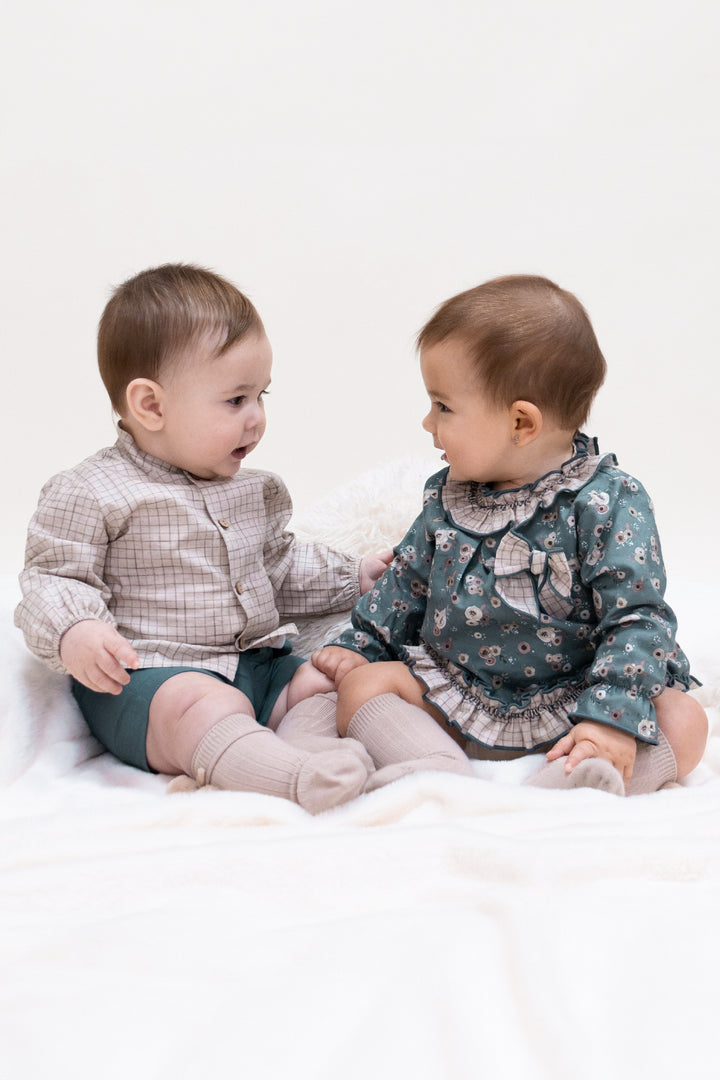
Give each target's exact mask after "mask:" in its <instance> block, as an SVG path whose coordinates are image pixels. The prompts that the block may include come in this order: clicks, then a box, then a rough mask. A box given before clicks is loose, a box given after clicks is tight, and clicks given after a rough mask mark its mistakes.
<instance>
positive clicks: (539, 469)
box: [491, 428, 575, 491]
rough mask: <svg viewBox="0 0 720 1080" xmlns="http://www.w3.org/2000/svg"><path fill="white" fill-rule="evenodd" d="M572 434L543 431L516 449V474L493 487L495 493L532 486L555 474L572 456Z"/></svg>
mask: <svg viewBox="0 0 720 1080" xmlns="http://www.w3.org/2000/svg"><path fill="white" fill-rule="evenodd" d="M574 437H575V432H574V431H564V430H559V429H558V428H553V429H551V430H549V431H548V430H547V429H546V430H543V431H542V432H541V433H540V435H538V437H537V438H536V439H534V440H533V442H531V443H529V444H528V445H527V446H525V447H522V446H521V447H518V450H517V457H516V463H517V471H515V470H513V472H514V473H515V475H514V476H513V477H512V478H509V479H508V480H500V481H497V482H496V483H494V484H492V485H491V487H493V488H494V489H495V490H496V491H511V490H513V489H514V488H521V487H525V486H526V484H534V483H535V482H536V481H537V480H539V479H540V478H541V477H542V476H546V475H547V474H548V473H550V472H555V471H556V470H558V469H559V468H560V467H561V466H562V465H564V464H565V462H566V461H569V460H570V458H571V457H572V456H573V454H574V453H575V445H574Z"/></svg>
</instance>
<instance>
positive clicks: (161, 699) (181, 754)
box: [146, 672, 255, 773]
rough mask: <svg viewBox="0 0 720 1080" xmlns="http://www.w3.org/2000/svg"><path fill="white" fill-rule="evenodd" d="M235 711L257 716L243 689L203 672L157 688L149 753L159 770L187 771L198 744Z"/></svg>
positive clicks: (176, 678)
mask: <svg viewBox="0 0 720 1080" xmlns="http://www.w3.org/2000/svg"><path fill="white" fill-rule="evenodd" d="M232 713H244V714H246V715H248V716H253V717H254V715H255V713H254V710H253V707H252V705H251V703H250V701H249V699H248V698H247V697H246V696H245V694H243V693H242V692H241V691H240V690H237V689H236V688H235V687H234V686H230V685H228V684H227V683H223V682H221V681H220V680H219V679H214V678H213V677H212V676H210V675H204V674H202V673H201V672H197V673H196V672H183V673H182V674H180V675H174V676H173V677H172V678H171V679H168V680H167V682H164V683H163V684H162V685H161V686H160V687H159V688H158V690H157V691H156V693H155V695H154V697H153V699H152V701H151V703H150V711H149V714H148V730H147V739H146V754H147V759H148V763H149V764H150V766H151V767H152V768H154V769H156V770H157V771H158V772H166V773H176V772H187V771H188V769H189V766H190V762H191V760H192V755H193V754H194V752H195V748H196V747H197V744H198V743H199V742H200V739H202V737H203V735H205V734H207V732H208V731H209V730H210V728H212V727H214V725H215V724H217V723H218V722H219V721H220V720H223V719H224V718H225V717H226V716H230V715H231V714H232Z"/></svg>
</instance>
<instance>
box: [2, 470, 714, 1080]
mask: <svg viewBox="0 0 720 1080" xmlns="http://www.w3.org/2000/svg"><path fill="white" fill-rule="evenodd" d="M432 468H433V465H432V463H430V465H428V463H427V462H418V461H414V460H413V461H401V462H393V463H392V464H389V465H388V466H387V467H386V468H384V469H380V470H376V471H375V472H373V473H371V474H367V475H366V476H364V477H361V478H360V479H359V480H357V481H355V482H353V483H351V484H348V485H347V487H346V488H344V489H342V490H340V491H338V492H335V493H333V495H331V496H330V497H328V498H327V499H326V500H324V501H323V502H322V503H320V504H317V505H316V506H315V507H314V508H313V510H312V511H311V512H308V513H306V514H304V515H301V516H299V518H298V520H297V521H296V526H297V528H298V531H299V532H300V533H301V534H303V535H305V536H309V537H313V538H321V539H323V540H325V541H327V542H329V543H332V544H334V545H335V546H338V547H343V548H345V549H347V550H352V551H355V552H358V553H365V552H367V551H372V550H376V549H378V548H382V547H384V546H387V545H388V544H391V543H392V542H394V541H396V540H398V539H399V538H400V536H401V535H402V533H403V532H404V530H405V528H406V527H407V525H408V524H409V523H410V521H411V520H412V519H413V518H414V517H415V515H416V513H417V510H418V508H419V502H420V493H421V490H422V480H423V478H424V476H425V475H426V474H427V473H429V472H430V471H432ZM692 571H693V567H692V565H691V564H690V563H688V566H687V567H686V568H685V572H686V579H685V580H682V581H681V580H677V581H671V586H672V588H671V593H670V600H671V602H672V603H673V605H674V606H675V608H676V611H677V613H678V615H679V620H680V640H681V643H682V645H683V648H684V649H685V651H686V652H687V653H688V655H689V656H690V658H691V662H692V663H693V669H694V671H695V673H696V674H697V675H698V677H699V678H700V679H702V680H703V682H704V686H703V688H702V689H701V690H700V691H698V692H697V694H698V697H699V698H700V700H701V702H702V703H703V704H704V705H705V706H706V707H707V710H708V715H709V718H710V721H711V737H710V740H709V743H708V749H707V753H706V755H705V758H704V761H703V763H702V765H701V766H700V767H699V768H698V769H697V770H696V772H695V773H694V774H693V775H692V776H691V777H690V778H689V779H688V780H687V781H686V782H685V783H684V784H683V785H682V786H680V787H678V788H674V789H671V790H667V791H662V792H659V793H657V794H655V795H647V796H640V797H637V798H633V799H620V798H617V797H615V796H611V795H606V794H604V793H601V792H596V791H588V790H586V791H582V790H580V791H573V792H554V791H545V790H539V789H534V788H528V787H523V786H521V784H520V780H521V779H522V778H523V777H524V776H525V775H527V773H528V771H529V770H531V769H532V768H534V767H535V766H536V763H535V762H533V761H532V760H530V759H526V760H521V761H516V762H511V763H475V764H474V769H475V771H476V777H475V778H474V779H472V778H463V777H455V776H449V775H446V774H425V775H419V776H414V777H408V778H406V779H404V780H401V781H399V782H398V783H396V784H393V785H390V786H389V787H387V788H384V789H382V790H380V791H377V792H374V793H372V794H370V795H365V796H362V797H361V798H360V799H358V800H356V801H355V802H354V803H352V804H350V805H347V806H344V807H341V808H339V809H337V810H335V811H332V812H331V813H327V814H324V815H320V816H319V817H317V818H312V817H310V816H309V815H307V814H306V813H305V812H304V811H303V810H301V809H300V808H299V807H297V806H295V805H293V804H290V803H287V802H284V801H282V800H279V799H273V798H270V797H267V796H260V795H250V794H247V795H246V794H235V793H228V792H200V793H195V794H191V795H175V796H167V795H166V794H165V783H164V780H163V778H161V777H156V776H148V775H146V774H143V773H140V772H137V771H135V770H133V769H130V768H128V767H126V766H123V765H121V764H119V763H117V762H114V761H112V760H111V759H110V758H109V757H108V755H107V754H102V753H101V752H100V747H99V746H98V745H97V743H95V741H94V740H93V739H92V738H91V736H90V735H89V734H88V733H87V731H86V729H85V728H84V725H83V722H82V720H81V718H80V716H79V714H78V712H77V710H76V708H75V705H74V703H73V701H72V698H71V697H70V694H69V691H68V688H67V682H66V680H65V679H64V678H62V677H59V676H57V675H54V674H52V673H51V672H49V671H47V670H46V669H45V668H43V667H42V665H40V664H39V663H38V662H36V661H35V660H34V659H33V658H32V657H30V656H29V655H28V654H27V653H26V652H25V649H24V646H23V644H22V642H21V640H20V639H19V636H18V635H17V633H16V631H15V630H14V629H13V628H12V608H13V606H14V603H15V600H16V596H17V592H16V585H15V582H14V580H9V579H5V580H3V581H2V582H1V588H0V603H1V607H2V621H1V622H0V627H1V647H2V661H3V662H2V668H1V670H2V676H1V678H2V694H1V695H0V835H1V837H2V841H1V844H0V852H1V853H0V858H1V860H2V879H1V885H0V900H1V903H2V908H1V912H2V919H1V920H0V971H1V972H2V978H1V979H0V1076H2V1078H3V1080H35V1078H38V1080H40V1078H43V1080H45V1078H46V1077H49V1076H52V1077H58V1078H60V1077H66V1076H67V1077H68V1078H70V1077H73V1078H75V1080H84V1078H88V1080H89V1078H91V1077H92V1078H93V1080H96V1078H97V1077H102V1078H103V1080H121V1078H122V1080H127V1078H130V1077H132V1078H133V1080H146V1078H147V1080H156V1078H158V1080H160V1078H162V1080H165V1078H167V1080H170V1078H173V1080H184V1078H188V1080H190V1078H195V1077H198V1076H200V1075H202V1076H207V1077H212V1076H217V1077H220V1076H228V1077H235V1076H237V1077H244V1078H247V1080H265V1078H268V1080H270V1078H272V1080H277V1078H278V1077H282V1076H288V1075H289V1076H294V1077H305V1076H307V1077H313V1078H314V1080H331V1078H332V1080H335V1078H337V1077H342V1078H343V1080H361V1078H362V1080H366V1078H367V1077H369V1076H375V1077H379V1078H381V1080H383V1078H385V1077H387V1078H391V1077H392V1078H393V1080H395V1078H400V1077H406V1076H412V1077H413V1078H414V1080H425V1078H427V1080H441V1078H445V1077H447V1078H453V1080H464V1078H465V1077H467V1078H468V1080H469V1078H471V1077H472V1078H476V1077H488V1078H492V1080H498V1078H504V1077H521V1078H523V1080H534V1078H538V1080H540V1078H543V1080H547V1078H551V1077H552V1078H555V1080H561V1078H567V1080H570V1078H572V1080H576V1078H578V1077H579V1078H582V1080H594V1078H596V1077H597V1078H598V1080H599V1078H602V1080H606V1078H607V1077H608V1076H614V1077H628V1078H629V1077H635V1076H652V1077H654V1078H659V1077H670V1076H673V1077H676V1076H677V1075H679V1074H681V1075H686V1076H691V1077H694V1076H704V1075H708V1076H709V1075H713V1073H714V1071H716V1069H717V1066H716V1060H717V1047H716V1042H717V1040H716V1038H715V1022H716V1016H717V1005H718V1001H717V989H716V982H717V971H718V969H719V961H720V944H719V935H718V934H717V933H716V930H715V922H716V918H717V914H718V910H719V909H720V775H719V774H720V727H719V720H718V709H717V706H718V704H719V702H720V650H719V649H718V629H717V615H716V611H717V608H718V600H720V588H718V586H717V585H716V584H715V583H710V584H709V585H708V584H707V583H704V582H697V581H693V580H692ZM336 621H337V619H336V617H335V616H333V617H332V618H331V619H316V620H309V621H308V622H307V623H306V625H305V626H304V627H303V633H302V638H301V642H300V648H301V649H305V650H309V649H310V648H311V647H313V646H314V645H315V644H317V643H319V642H320V641H321V640H322V638H323V636H324V634H325V633H326V632H327V630H328V629H329V626H330V625H331V624H333V623H335V622H336Z"/></svg>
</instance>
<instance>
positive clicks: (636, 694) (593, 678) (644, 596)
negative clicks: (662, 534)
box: [573, 471, 687, 742]
mask: <svg viewBox="0 0 720 1080" xmlns="http://www.w3.org/2000/svg"><path fill="white" fill-rule="evenodd" d="M598 481H600V482H599V483H598V485H597V487H594V488H593V490H592V491H590V492H589V493H588V491H587V489H586V490H585V491H584V492H583V493H581V496H580V497H579V498H578V500H577V503H576V526H577V531H578V546H579V551H580V555H581V558H582V566H581V576H582V580H583V583H584V584H585V585H586V586H587V587H588V588H589V589H591V590H592V597H593V602H594V606H595V615H596V618H597V625H596V626H595V628H594V630H593V637H594V638H595V642H596V653H595V659H594V661H593V663H592V665H591V666H590V669H589V671H588V673H587V678H588V682H589V686H588V688H587V689H586V690H585V691H584V692H583V694H582V695H581V697H580V698H579V699H578V702H577V705H576V708H575V713H574V716H573V719H574V720H579V719H588V720H597V721H600V722H601V723H606V724H610V725H611V726H614V727H618V728H620V729H621V730H623V731H627V732H629V733H630V734H632V735H634V736H635V737H637V738H639V739H642V740H644V741H647V742H656V741H657V736H656V722H655V710H654V708H653V705H652V698H654V697H656V696H657V695H658V694H660V693H661V692H662V691H663V690H664V688H665V685H666V681H667V672H668V663H669V661H672V660H676V659H677V656H678V650H677V647H676V644H675V631H676V620H675V616H674V613H673V611H672V609H671V608H670V607H669V606H668V604H667V603H666V601H665V599H664V592H665V571H664V568H663V562H662V554H661V551H660V543H659V540H658V535H657V528H656V524H655V517H654V513H653V508H652V504H651V502H650V499H649V497H648V495H647V493H646V492H645V490H644V488H643V487H642V485H641V484H640V483H639V482H638V481H637V480H634V479H633V478H632V477H629V476H627V475H626V474H624V473H622V472H619V471H616V472H615V473H614V474H612V475H610V474H609V473H605V474H603V475H601V476H598ZM600 487H602V488H603V490H600ZM685 681H686V685H687V675H685Z"/></svg>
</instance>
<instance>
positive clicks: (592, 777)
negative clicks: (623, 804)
mask: <svg viewBox="0 0 720 1080" xmlns="http://www.w3.org/2000/svg"><path fill="white" fill-rule="evenodd" d="M566 761H567V756H565V757H561V758H558V759H557V760H556V761H549V762H548V763H547V764H546V765H543V766H542V768H540V769H538V771H537V772H536V773H533V775H532V776H529V777H528V778H527V780H525V781H524V783H525V784H527V785H528V787H541V788H557V789H558V790H565V791H569V790H570V789H571V788H581V787H589V788H597V790H598V791H607V792H609V793H610V794H612V795H624V794H625V785H624V784H623V778H622V776H621V775H620V773H619V772H618V770H617V769H616V768H615V766H614V765H611V763H610V762H609V761H605V759H604V758H596V757H595V758H585V760H584V761H581V762H580V764H579V765H576V766H575V768H574V769H573V771H572V772H571V773H566V772H565V762H566Z"/></svg>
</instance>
